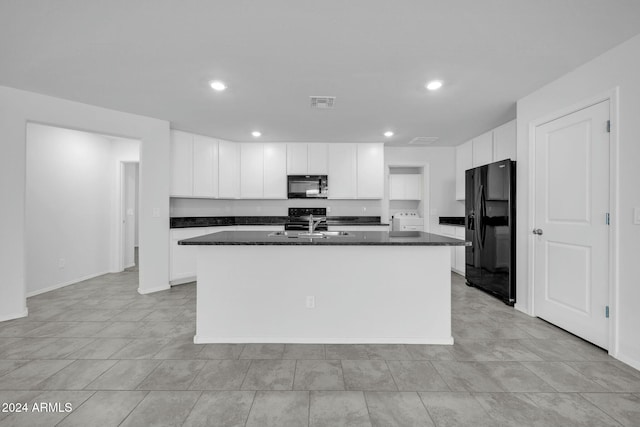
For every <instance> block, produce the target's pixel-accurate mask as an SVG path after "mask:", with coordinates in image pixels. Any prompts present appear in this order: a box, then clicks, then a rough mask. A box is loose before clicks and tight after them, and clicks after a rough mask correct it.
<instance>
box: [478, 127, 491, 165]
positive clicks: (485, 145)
mask: <svg viewBox="0 0 640 427" xmlns="http://www.w3.org/2000/svg"><path fill="white" fill-rule="evenodd" d="M492 161H493V132H492V131H490V132H487V133H483V134H482V135H480V136H478V137H476V138H473V167H474V168H475V167H478V166H482V165H486V164H489V163H491V162H492Z"/></svg>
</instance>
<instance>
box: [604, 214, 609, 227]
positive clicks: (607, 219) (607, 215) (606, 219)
mask: <svg viewBox="0 0 640 427" xmlns="http://www.w3.org/2000/svg"><path fill="white" fill-rule="evenodd" d="M605 215H606V218H605V223H606V224H607V225H609V212H607V213H606V214H605Z"/></svg>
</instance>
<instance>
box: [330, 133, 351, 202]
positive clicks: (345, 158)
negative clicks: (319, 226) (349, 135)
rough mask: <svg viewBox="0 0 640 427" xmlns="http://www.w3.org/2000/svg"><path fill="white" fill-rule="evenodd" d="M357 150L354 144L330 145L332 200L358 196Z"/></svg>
mask: <svg viewBox="0 0 640 427" xmlns="http://www.w3.org/2000/svg"><path fill="white" fill-rule="evenodd" d="M356 168H357V148H356V144H352V143H334V144H329V174H328V183H327V184H328V187H329V198H330V199H355V198H356V196H357V191H356V188H357V172H356Z"/></svg>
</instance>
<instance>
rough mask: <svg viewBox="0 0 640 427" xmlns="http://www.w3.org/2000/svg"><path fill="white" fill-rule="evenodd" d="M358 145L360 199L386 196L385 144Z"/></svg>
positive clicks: (358, 190) (358, 189)
mask: <svg viewBox="0 0 640 427" xmlns="http://www.w3.org/2000/svg"><path fill="white" fill-rule="evenodd" d="M357 147H358V148H357V152H358V154H357V156H358V166H357V176H358V183H357V187H356V188H357V194H358V199H382V198H383V197H384V147H383V144H379V143H371V144H357Z"/></svg>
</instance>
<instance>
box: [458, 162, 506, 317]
mask: <svg viewBox="0 0 640 427" xmlns="http://www.w3.org/2000/svg"><path fill="white" fill-rule="evenodd" d="M515 184H516V162H515V161H511V160H502V161H499V162H495V163H491V164H488V165H484V166H480V167H477V168H474V169H469V170H467V171H466V172H465V212H466V215H465V240H467V241H470V242H471V243H472V244H471V246H467V247H466V249H465V276H466V280H467V285H469V286H474V287H476V288H478V289H482V290H483V291H485V292H488V293H490V294H492V295H494V296H496V297H498V298H500V299H502V300H503V301H504V302H505V303H506V304H508V305H513V304H514V303H515V302H516V280H515V279H516V277H515V270H516V268H515V266H516V246H515V237H516V236H515V230H516V227H515V225H516V224H515V222H516V204H515V200H516V198H515V195H516V192H515V189H516V185H515Z"/></svg>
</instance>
